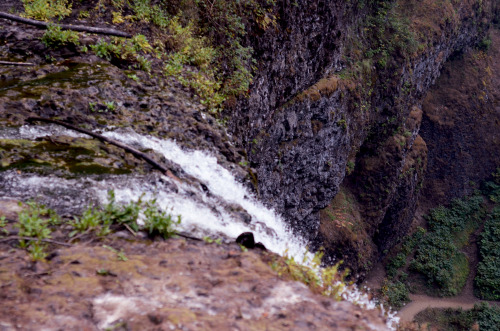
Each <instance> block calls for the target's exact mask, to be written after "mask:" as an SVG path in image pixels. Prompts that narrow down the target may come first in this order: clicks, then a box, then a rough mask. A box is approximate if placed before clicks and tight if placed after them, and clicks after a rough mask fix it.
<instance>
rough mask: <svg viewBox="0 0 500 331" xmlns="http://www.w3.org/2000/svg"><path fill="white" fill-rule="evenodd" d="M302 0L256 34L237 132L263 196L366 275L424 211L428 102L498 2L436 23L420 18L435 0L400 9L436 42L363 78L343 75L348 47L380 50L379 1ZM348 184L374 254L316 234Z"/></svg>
mask: <svg viewBox="0 0 500 331" xmlns="http://www.w3.org/2000/svg"><path fill="white" fill-rule="evenodd" d="M296 3H297V5H298V7H296V6H293V5H291V4H289V3H288V2H280V5H279V7H280V8H281V9H280V16H279V17H280V21H279V24H278V26H277V27H276V28H275V29H270V30H268V31H267V32H266V33H264V34H263V35H261V36H258V37H257V38H256V40H255V42H254V45H255V48H256V50H257V52H256V53H257V55H258V60H259V72H258V73H257V76H256V78H255V81H254V84H253V86H252V89H251V90H250V98H249V99H248V100H247V101H244V102H242V103H241V104H240V105H239V107H238V109H237V110H236V111H235V115H234V116H233V118H232V127H233V128H234V132H235V133H237V134H238V135H239V136H240V137H242V144H243V145H244V146H245V147H246V148H247V152H248V157H249V159H250V161H251V165H252V166H253V167H254V168H255V169H256V172H257V176H258V183H259V185H258V188H259V194H260V196H261V197H262V198H263V199H264V200H265V201H267V202H268V203H269V204H270V205H272V206H274V207H275V208H276V209H277V210H278V211H279V212H281V213H283V214H284V216H285V218H286V219H288V220H289V222H290V224H291V225H292V227H294V229H296V230H297V231H298V232H300V233H302V234H303V235H305V236H306V237H307V238H309V239H312V240H313V242H314V244H315V245H316V247H319V246H326V248H327V255H330V256H336V257H340V256H341V255H345V254H346V251H347V252H348V253H350V254H348V255H349V256H352V258H350V259H348V260H347V264H348V265H349V266H351V267H352V268H353V269H355V270H356V271H362V270H366V269H369V267H370V262H372V261H373V260H374V259H375V258H376V257H377V256H380V253H381V252H382V251H383V250H384V249H387V248H388V247H391V246H392V245H393V244H394V243H395V242H396V241H397V240H398V239H399V238H401V236H403V235H404V234H405V233H406V230H407V229H408V227H409V224H410V222H411V219H412V216H413V212H414V210H415V206H416V201H417V198H418V188H419V187H420V186H421V181H422V173H423V170H424V168H425V159H426V148H425V143H424V142H423V141H422V139H421V138H419V137H418V132H419V128H420V118H421V115H419V114H418V112H419V111H418V110H416V109H419V108H421V106H420V105H421V98H422V96H423V95H424V94H425V93H426V91H427V90H428V88H429V86H430V85H431V84H432V83H433V82H434V80H435V79H436V78H437V77H438V76H439V73H440V69H441V67H442V66H443V63H444V62H445V61H446V59H447V58H448V57H449V56H450V55H451V54H453V53H454V52H456V51H460V50H462V49H464V48H466V47H468V46H470V45H473V44H474V43H476V42H477V40H478V38H480V37H482V31H483V30H482V29H483V25H485V24H487V23H488V22H489V20H490V15H491V12H492V9H491V3H490V2H482V1H472V2H469V3H466V4H463V3H461V4H458V5H456V6H457V7H456V8H453V6H452V5H451V4H450V5H449V6H448V7H446V6H445V7H443V8H441V7H436V12H433V14H436V15H437V16H436V17H431V18H428V21H430V22H432V23H433V24H434V25H432V24H430V23H429V22H427V21H425V20H423V19H422V18H421V16H422V15H423V14H422V13H424V12H425V11H427V10H428V9H429V7H426V6H428V5H430V4H432V5H434V4H433V3H432V2H429V1H424V2H422V3H420V2H419V3H418V4H415V3H412V2H411V1H400V2H399V5H400V7H401V8H403V9H402V11H403V12H404V13H403V14H404V15H405V16H406V17H408V18H409V20H410V21H411V22H414V23H412V26H411V28H412V29H413V30H415V31H417V32H422V33H423V34H425V38H427V39H425V38H424V39H425V40H424V39H422V38H423V37H422V38H421V36H420V35H419V34H418V33H417V34H416V35H417V37H418V38H419V40H418V41H419V42H420V46H421V47H419V50H418V51H417V52H415V53H412V54H409V55H406V56H405V55H404V54H400V53H401V52H399V53H398V52H395V54H392V56H393V58H392V59H391V63H390V65H388V66H386V67H383V66H379V65H376V64H374V63H373V62H369V61H368V65H367V66H366V65H365V67H367V68H364V71H365V73H364V74H363V75H362V79H358V80H356V79H354V80H353V79H351V80H350V79H346V78H345V77H342V72H340V73H339V71H340V70H341V69H342V68H344V67H345V66H346V64H345V63H344V62H343V61H342V55H345V54H343V53H344V49H343V47H342V46H341V45H345V44H346V43H349V42H353V41H354V40H356V39H359V40H364V42H365V43H368V48H369V47H370V45H369V43H370V39H369V38H368V34H369V33H368V32H366V31H367V29H365V28H364V26H363V24H362V23H360V22H361V21H363V20H364V19H365V18H366V15H374V14H375V13H376V11H377V5H373V7H363V6H362V5H361V3H353V2H340V1H326V2H322V3H321V4H322V5H321V6H322V8H319V7H318V6H319V5H318V4H316V3H315V4H312V3H310V2H309V1H297V2H296ZM450 6H451V8H450ZM360 8H364V9H362V10H361V9H360ZM405 11H407V12H405ZM441 11H442V12H443V13H441ZM441 14H443V15H441ZM446 15H451V16H449V18H448V19H445V18H446ZM433 20H437V22H435V21H433ZM365 34H366V35H365ZM334 46H335V47H334ZM362 51H363V50H362ZM361 65H363V62H362V63H361ZM348 69H349V68H347V69H346V70H348ZM336 72H337V74H336ZM335 74H336V75H335ZM306 86H309V88H307V89H306V88H305V87H306ZM410 164H411V166H409V165H410ZM346 168H349V169H348V170H349V172H350V173H351V172H352V173H351V174H350V175H349V176H348V178H347V180H345V178H346ZM343 182H344V184H345V185H344V186H346V187H349V188H350V191H352V193H353V195H354V197H355V199H356V200H357V205H358V206H359V208H360V212H361V218H362V219H363V228H364V229H363V231H364V232H366V234H367V238H363V240H364V241H366V245H362V247H367V246H368V247H371V249H369V250H360V248H359V245H356V244H355V243H354V242H353V241H350V244H349V240H348V244H347V246H346V248H344V249H342V252H340V251H339V250H338V249H336V248H335V247H336V245H335V242H331V241H330V239H329V237H328V235H327V234H325V233H321V231H319V232H318V229H319V228H320V217H319V212H320V211H321V210H322V209H323V208H325V207H327V206H328V205H329V203H330V202H331V201H332V199H333V198H334V197H335V195H336V194H337V192H338V190H339V187H340V185H341V184H342V183H343ZM329 247H330V249H329Z"/></svg>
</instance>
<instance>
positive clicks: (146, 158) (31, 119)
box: [26, 117, 178, 180]
mask: <svg viewBox="0 0 500 331" xmlns="http://www.w3.org/2000/svg"><path fill="white" fill-rule="evenodd" d="M26 121H27V122H34V121H39V122H47V123H54V124H57V125H61V126H64V127H66V128H68V129H71V130H75V131H78V132H81V133H85V134H87V135H89V136H91V137H94V138H96V139H99V140H101V141H105V142H107V143H109V144H112V145H115V146H117V147H120V148H122V149H124V150H126V151H127V152H129V153H132V154H133V155H134V156H135V157H137V158H140V159H143V160H144V161H146V162H148V163H149V164H151V165H152V166H153V167H154V168H156V169H158V170H160V171H161V172H162V173H164V174H166V175H168V176H169V177H172V176H174V177H175V175H173V174H172V172H171V171H170V169H169V168H167V167H165V166H164V165H162V164H160V163H159V162H156V161H155V160H153V159H152V158H151V157H150V156H149V155H147V154H146V153H143V152H141V151H139V150H137V149H135V148H132V147H130V146H127V145H125V144H122V143H121V142H119V141H116V140H114V139H110V138H107V137H104V136H103V135H100V134H98V133H95V132H92V131H89V130H85V129H82V128H79V127H77V126H74V125H71V124H68V123H65V122H61V121H58V120H52V119H49V118H44V117H28V118H27V119H26ZM175 178H177V177H175ZM177 180H178V178H177Z"/></svg>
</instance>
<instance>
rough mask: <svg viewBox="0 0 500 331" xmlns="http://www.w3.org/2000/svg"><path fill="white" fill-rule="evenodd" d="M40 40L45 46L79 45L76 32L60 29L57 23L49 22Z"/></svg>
mask: <svg viewBox="0 0 500 331" xmlns="http://www.w3.org/2000/svg"><path fill="white" fill-rule="evenodd" d="M42 42H43V43H44V44H45V46H47V47H52V48H57V47H61V46H66V45H71V44H72V45H79V44H80V37H79V35H78V33H77V32H75V31H70V30H62V29H61V27H60V26H59V25H55V24H50V25H49V27H48V28H47V31H45V33H44V34H43V36H42Z"/></svg>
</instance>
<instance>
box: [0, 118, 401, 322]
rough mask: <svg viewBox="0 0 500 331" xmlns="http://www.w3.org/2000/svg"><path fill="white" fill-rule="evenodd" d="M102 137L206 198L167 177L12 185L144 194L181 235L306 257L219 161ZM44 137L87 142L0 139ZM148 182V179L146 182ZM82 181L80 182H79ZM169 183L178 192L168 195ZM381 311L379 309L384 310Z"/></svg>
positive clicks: (351, 297)
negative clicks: (161, 162)
mask: <svg viewBox="0 0 500 331" xmlns="http://www.w3.org/2000/svg"><path fill="white" fill-rule="evenodd" d="M101 134H103V135H104V136H106V137H108V138H111V139H115V140H117V141H120V142H122V143H125V144H128V145H131V146H135V147H137V148H139V149H151V150H153V151H155V152H156V153H158V154H160V155H163V156H164V157H165V158H166V159H168V160H170V161H171V162H174V163H176V164H178V165H179V167H180V168H182V169H183V171H185V172H186V173H187V174H189V175H191V176H193V177H195V178H197V179H198V180H200V181H201V182H202V183H203V184H205V185H206V186H207V188H208V190H209V194H207V193H206V192H204V191H203V190H201V189H200V188H198V187H194V186H193V185H190V184H187V183H174V181H172V180H171V179H170V178H168V177H166V176H163V175H158V176H156V177H155V178H156V179H157V180H156V181H151V180H145V178H144V177H140V176H134V175H129V176H122V177H120V176H115V177H113V176H110V178H109V179H108V178H107V179H104V180H94V179H86V184H85V185H83V184H82V183H81V181H82V180H81V179H78V180H77V179H62V178H57V177H55V176H49V177H42V176H39V175H31V177H30V178H22V180H21V179H19V178H16V177H15V176H16V175H15V172H13V173H12V178H11V179H10V180H12V181H13V182H15V181H17V182H16V185H17V186H18V189H19V190H23V189H25V190H27V189H28V188H29V189H33V188H34V187H35V188H36V187H37V186H39V187H40V190H42V189H47V188H51V189H55V188H56V187H59V189H60V190H65V189H70V188H72V187H78V189H79V190H81V191H82V192H84V191H88V192H89V194H90V195H93V196H94V197H98V200H99V201H100V202H101V203H105V202H106V197H107V191H108V190H109V189H111V188H112V189H113V190H114V192H115V196H116V200H117V201H118V202H123V203H126V202H130V201H137V199H138V198H139V197H141V196H142V195H143V196H144V198H145V199H153V198H155V199H156V200H157V203H158V205H159V206H160V207H161V208H163V209H164V210H165V211H167V212H169V213H170V214H172V215H181V218H182V223H181V225H180V230H182V231H186V232H189V233H193V232H194V233H197V232H199V231H201V233H202V234H203V235H210V236H213V237H214V238H217V237H218V236H220V235H224V236H226V237H229V238H236V237H237V236H238V235H240V234H241V233H243V232H248V231H251V232H253V233H254V236H255V239H256V241H260V242H262V243H263V244H264V245H265V246H266V248H268V249H269V250H271V251H273V252H275V253H278V254H281V255H283V254H284V253H285V252H286V254H287V255H288V256H291V257H294V259H295V261H302V259H303V257H304V255H309V257H311V254H310V253H308V251H307V247H306V242H305V241H304V240H303V239H302V238H300V237H298V236H297V235H296V234H294V233H292V231H291V230H290V229H289V228H288V227H287V226H286V222H285V221H284V220H283V219H282V218H281V217H280V216H279V215H278V214H277V213H276V212H275V211H273V210H272V209H269V208H267V207H266V206H264V205H263V204H262V203H261V202H260V201H258V200H257V199H256V198H255V197H254V196H253V194H251V193H250V192H249V191H248V190H247V189H246V188H245V187H244V185H243V184H242V183H239V182H238V181H236V180H235V178H234V176H233V175H232V174H231V172H230V171H228V170H227V169H225V168H224V167H222V166H221V165H219V164H218V163H217V158H216V157H215V156H213V155H211V154H210V153H207V152H205V151H199V150H184V149H182V148H181V147H180V146H179V145H178V144H177V143H176V142H175V141H172V140H163V139H160V138H157V137H152V136H145V135H140V134H138V133H136V132H134V131H132V130H130V129H119V130H116V131H107V132H102V133H101ZM47 135H50V136H52V135H54V136H57V135H66V136H71V137H88V136H87V135H84V134H80V133H76V132H75V131H72V130H67V129H65V128H63V127H61V126H57V125H48V126H23V127H21V128H19V129H12V128H10V129H4V130H3V131H1V132H0V138H4V139H5V138H7V139H12V138H16V139H19V138H22V139H30V140H33V139H36V138H39V137H43V136H47ZM149 179H151V178H149ZM79 181H80V182H79ZM172 183H174V186H175V187H176V189H175V190H172ZM228 204H233V205H234V204H237V205H239V206H241V207H243V209H245V210H246V212H247V213H248V214H250V215H251V217H252V220H251V222H249V223H245V222H242V221H241V220H236V219H234V214H232V213H230V212H227V210H226V209H225V208H224V205H228ZM342 297H343V298H344V299H346V300H348V301H351V302H353V303H356V304H358V305H360V306H362V307H364V308H366V309H374V308H375V306H376V305H375V303H374V302H373V301H371V300H369V298H368V296H367V295H366V293H364V292H362V291H360V290H358V289H357V288H346V290H345V291H344V293H343V294H342ZM382 309H383V308H382ZM388 316H389V322H388V323H390V324H395V323H397V318H396V317H394V313H390V312H389V313H388Z"/></svg>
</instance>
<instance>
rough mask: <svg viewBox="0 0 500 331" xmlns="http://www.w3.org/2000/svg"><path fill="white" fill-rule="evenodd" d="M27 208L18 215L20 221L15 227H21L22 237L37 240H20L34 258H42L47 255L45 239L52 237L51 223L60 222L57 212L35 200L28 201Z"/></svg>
mask: <svg viewBox="0 0 500 331" xmlns="http://www.w3.org/2000/svg"><path fill="white" fill-rule="evenodd" d="M26 206H27V208H26V209H24V210H23V211H21V212H20V213H19V215H18V222H17V224H15V227H17V228H19V232H18V235H19V236H20V237H29V238H33V239H37V240H25V239H20V240H19V246H21V248H26V249H28V252H29V254H30V256H31V258H32V259H33V260H35V261H36V260H41V259H43V258H45V256H46V255H47V254H46V253H45V248H46V244H45V243H44V242H43V239H49V238H50V237H51V233H52V230H51V229H50V226H51V225H55V224H59V223H60V220H59V217H58V216H57V214H56V213H55V212H54V211H53V210H51V209H48V208H46V207H45V206H43V205H40V204H37V203H35V202H28V203H26Z"/></svg>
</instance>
